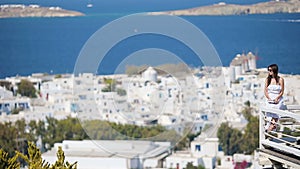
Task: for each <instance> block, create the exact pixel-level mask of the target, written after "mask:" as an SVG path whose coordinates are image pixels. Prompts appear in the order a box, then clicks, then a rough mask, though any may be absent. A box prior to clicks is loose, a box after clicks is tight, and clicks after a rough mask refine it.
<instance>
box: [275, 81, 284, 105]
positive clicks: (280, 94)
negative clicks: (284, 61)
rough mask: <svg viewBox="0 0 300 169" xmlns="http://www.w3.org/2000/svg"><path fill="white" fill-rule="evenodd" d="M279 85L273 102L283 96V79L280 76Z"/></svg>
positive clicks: (276, 101)
mask: <svg viewBox="0 0 300 169" xmlns="http://www.w3.org/2000/svg"><path fill="white" fill-rule="evenodd" d="M279 85H280V86H281V90H280V92H279V94H278V96H277V97H276V98H275V103H278V102H279V99H280V98H281V97H282V96H283V93H284V79H283V78H282V77H280V78H279Z"/></svg>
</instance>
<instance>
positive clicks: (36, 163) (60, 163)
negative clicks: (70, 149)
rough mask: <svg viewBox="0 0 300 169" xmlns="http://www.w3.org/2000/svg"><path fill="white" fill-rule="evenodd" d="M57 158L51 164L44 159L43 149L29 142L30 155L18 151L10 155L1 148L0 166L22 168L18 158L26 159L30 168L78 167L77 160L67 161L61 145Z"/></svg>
mask: <svg viewBox="0 0 300 169" xmlns="http://www.w3.org/2000/svg"><path fill="white" fill-rule="evenodd" d="M56 155H57V160H56V162H55V163H54V164H52V165H50V164H49V163H48V162H46V161H45V160H43V159H42V153H41V151H40V150H39V149H38V148H37V147H36V146H35V144H34V143H32V142H28V155H25V154H23V153H21V152H18V151H17V152H16V155H15V156H13V157H9V156H8V153H6V152H5V151H3V150H2V149H0V168H1V169H20V167H21V165H20V163H19V162H18V159H19V158H21V159H23V160H25V162H26V166H27V168H28V169H58V168H59V169H76V168H77V162H75V163H73V164H70V163H69V162H68V161H65V155H64V152H63V150H62V148H61V147H59V149H58V151H57V154H56Z"/></svg>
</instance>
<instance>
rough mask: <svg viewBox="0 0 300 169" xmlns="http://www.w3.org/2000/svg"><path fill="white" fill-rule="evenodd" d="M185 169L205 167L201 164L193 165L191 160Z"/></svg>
mask: <svg viewBox="0 0 300 169" xmlns="http://www.w3.org/2000/svg"><path fill="white" fill-rule="evenodd" d="M185 169H205V167H203V166H202V165H198V166H194V165H193V163H192V162H188V163H187V164H186V167H185Z"/></svg>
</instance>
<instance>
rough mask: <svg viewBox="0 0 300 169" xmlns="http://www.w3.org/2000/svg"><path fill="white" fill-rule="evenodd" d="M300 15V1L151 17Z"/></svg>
mask: <svg viewBox="0 0 300 169" xmlns="http://www.w3.org/2000/svg"><path fill="white" fill-rule="evenodd" d="M273 13H300V0H285V1H283V0H280V1H279V0H277V1H270V2H262V3H257V4H253V5H235V4H225V3H222V2H221V3H219V4H215V5H211V6H202V7H197V8H191V9H184V10H175V11H165V12H151V13H149V14H151V15H162V14H167V15H245V14H273Z"/></svg>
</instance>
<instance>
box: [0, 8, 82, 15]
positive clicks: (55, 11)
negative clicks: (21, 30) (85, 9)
mask: <svg viewBox="0 0 300 169" xmlns="http://www.w3.org/2000/svg"><path fill="white" fill-rule="evenodd" d="M82 15H84V14H83V13H80V12H77V11H69V10H65V9H62V8H60V7H40V6H38V5H29V6H25V5H1V6H0V18H12V17H68V16H82Z"/></svg>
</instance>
